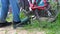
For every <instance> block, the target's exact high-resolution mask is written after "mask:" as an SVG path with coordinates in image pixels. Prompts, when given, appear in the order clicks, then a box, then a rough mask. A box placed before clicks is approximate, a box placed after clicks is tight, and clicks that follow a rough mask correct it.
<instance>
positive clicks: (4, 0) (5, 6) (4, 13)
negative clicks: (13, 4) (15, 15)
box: [0, 0, 9, 23]
mask: <svg viewBox="0 0 60 34" xmlns="http://www.w3.org/2000/svg"><path fill="white" fill-rule="evenodd" d="M1 3H2V10H1V15H0V22H1V23H3V22H5V21H6V17H7V13H8V9H9V1H8V0H1Z"/></svg>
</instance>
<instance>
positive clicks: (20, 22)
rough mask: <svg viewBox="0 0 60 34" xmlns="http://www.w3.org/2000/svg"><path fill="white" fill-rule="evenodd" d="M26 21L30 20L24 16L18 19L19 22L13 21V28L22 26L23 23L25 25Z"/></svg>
mask: <svg viewBox="0 0 60 34" xmlns="http://www.w3.org/2000/svg"><path fill="white" fill-rule="evenodd" d="M28 22H30V19H29V18H25V19H24V20H22V21H19V22H14V21H13V28H14V29H15V28H16V27H23V26H24V25H27V24H28Z"/></svg>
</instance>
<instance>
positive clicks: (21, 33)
mask: <svg viewBox="0 0 60 34" xmlns="http://www.w3.org/2000/svg"><path fill="white" fill-rule="evenodd" d="M0 34H45V32H44V31H36V30H33V31H28V30H24V29H22V28H17V29H13V28H12V27H11V26H9V27H2V28H0Z"/></svg>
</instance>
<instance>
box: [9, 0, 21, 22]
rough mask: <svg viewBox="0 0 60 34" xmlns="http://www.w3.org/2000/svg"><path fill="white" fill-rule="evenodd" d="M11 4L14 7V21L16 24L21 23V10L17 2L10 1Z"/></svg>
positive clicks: (15, 0) (14, 0)
mask: <svg viewBox="0 0 60 34" xmlns="http://www.w3.org/2000/svg"><path fill="white" fill-rule="evenodd" d="M9 2H10V5H11V7H12V13H13V21H15V22H18V21H20V18H19V14H20V8H19V5H18V2H17V0H9Z"/></svg>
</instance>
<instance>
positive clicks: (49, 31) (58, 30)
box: [7, 13, 60, 34]
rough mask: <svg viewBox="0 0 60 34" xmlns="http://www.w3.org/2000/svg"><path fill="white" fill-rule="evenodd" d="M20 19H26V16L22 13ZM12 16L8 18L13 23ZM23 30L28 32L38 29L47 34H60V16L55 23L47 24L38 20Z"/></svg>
mask: <svg viewBox="0 0 60 34" xmlns="http://www.w3.org/2000/svg"><path fill="white" fill-rule="evenodd" d="M20 15H21V17H20V18H22V19H23V18H24V17H25V16H24V15H23V14H22V13H21V14H20ZM11 18H12V16H11V15H10V18H8V19H7V20H8V21H12V19H11ZM23 29H26V30H33V29H37V30H39V31H41V30H42V31H45V32H46V34H60V14H59V15H58V18H57V20H56V21H55V22H53V23H47V22H40V23H39V22H38V21H37V20H34V21H32V24H29V25H26V26H25V27H23Z"/></svg>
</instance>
